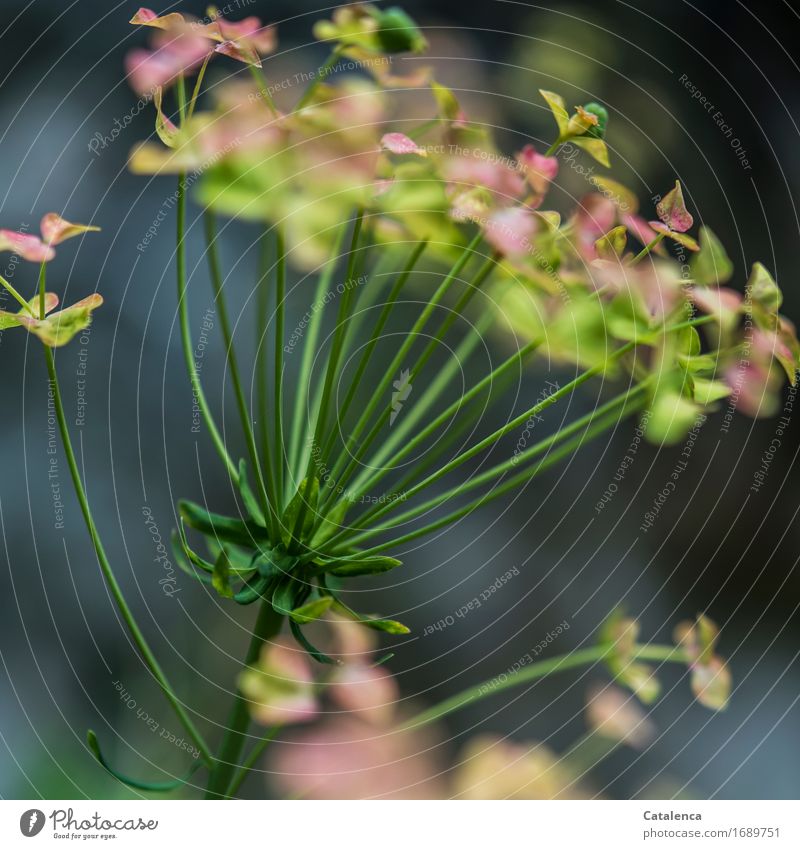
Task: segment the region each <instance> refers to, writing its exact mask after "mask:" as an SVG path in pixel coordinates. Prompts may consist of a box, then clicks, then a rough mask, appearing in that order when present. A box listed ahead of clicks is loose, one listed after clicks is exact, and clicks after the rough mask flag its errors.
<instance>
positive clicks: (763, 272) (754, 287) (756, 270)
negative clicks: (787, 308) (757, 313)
mask: <svg viewBox="0 0 800 849" xmlns="http://www.w3.org/2000/svg"><path fill="white" fill-rule="evenodd" d="M747 291H748V292H749V293H750V298H751V300H752V301H753V303H754V304H756V305H757V306H759V307H761V309H763V310H764V312H766V313H767V315H769V316H777V315H778V310H780V308H781V304H782V303H783V295H782V294H781V290H780V289H779V288H778V284H777V283H776V282H775V281H774V280H773V278H772V275H771V274H770V273H769V271H767V269H766V268H765V267H764V266H763V265H762V264H761V263H760V262H756V263H754V264H753V270H752V272H751V273H750V279H749V280H748V281H747Z"/></svg>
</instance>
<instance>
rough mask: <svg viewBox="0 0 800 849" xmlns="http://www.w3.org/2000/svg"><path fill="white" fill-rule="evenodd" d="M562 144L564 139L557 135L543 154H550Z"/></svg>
mask: <svg viewBox="0 0 800 849" xmlns="http://www.w3.org/2000/svg"><path fill="white" fill-rule="evenodd" d="M562 144H564V139H562V138H561V136H559V137H558V138H557V139H556V140H555V141H554V142H553V143H552V144H551V145H550V147H548V148H547V150H546V151H545V154H544V155H545V156H552V155H553V154H554V153H555V152H556V151H557V150H558V149H559V148H560V147H561V145H562Z"/></svg>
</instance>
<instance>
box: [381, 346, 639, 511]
mask: <svg viewBox="0 0 800 849" xmlns="http://www.w3.org/2000/svg"><path fill="white" fill-rule="evenodd" d="M633 347H634V343H633V342H628V343H626V344H625V345H623V346H622V347H620V348H617V350H616V351H614V352H613V353H611V354H609V356H608V358H607V360H606V361H605V362H604V363H601V364H600V365H597V366H593V367H592V368H590V369H587V370H586V371H585V372H583V374H580V375H578V377H576V378H574V379H573V380H571V381H570V382H569V383H567V384H565V385H564V386H562V387H561V389H557V390H556V391H555V392H553V393H552V394H550V395H548V396H547V398H544V399H542V400H541V401H538V402H537V403H536V404H534V405H533V406H532V407H531V408H530V409H529V410H526V411H525V412H523V413H520V415H518V416H517V417H516V418H514V419H512V420H511V421H510V422H508V423H507V424H505V425H503V427H501V428H498V429H497V430H496V431H494V433H491V434H490V435H489V436H487V437H485V438H484V439H482V440H481V441H480V442H478V443H477V444H475V445H473V446H472V448H468V449H467V450H466V451H463V452H462V453H461V454H459V455H458V456H457V457H454V458H453V459H452V460H451V461H450V462H449V463H446V464H445V465H444V466H442V468H441V469H439V470H438V471H436V472H434V473H433V474H431V475H428V477H426V478H425V479H424V480H422V481H420V482H419V483H418V484H416V485H415V486H413V487H411V489H410V490H409V491H408V492H406V493H405V497H406V499H408V498H413V497H414V496H415V495H416V494H417V493H418V492H421V491H422V490H423V489H425V488H426V487H428V486H430V485H431V484H433V483H435V482H436V481H438V480H439V479H440V478H442V477H444V476H445V475H447V474H449V473H450V472H452V471H453V470H455V469H457V468H458V467H459V466H461V465H463V464H464V463H466V462H467V461H468V460H471V459H472V458H473V457H475V456H476V455H477V454H480V452H481V451H483V450H484V449H485V448H491V447H492V446H494V445H496V444H497V442H498V441H499V440H500V439H502V438H503V437H504V436H505V435H506V434H508V433H510V432H511V431H512V430H515V429H516V428H518V427H519V426H520V425H521V424H524V423H525V422H526V421H528V419H530V418H531V417H532V416H537V415H538V414H539V413H541V412H542V411H543V410H546V409H547V408H548V407H551V406H552V405H553V404H555V403H556V401H559V400H560V399H561V398H563V397H564V396H565V395H570V394H572V393H573V392H574V391H575V390H576V389H577V388H578V387H579V386H580V385H581V384H582V383H585V382H586V381H587V380H589V379H591V378H592V377H594V376H596V375H597V374H600V373H601V372H603V371H605V370H606V368H608V365H609V363H611V362H614V361H615V360H618V359H619V358H620V357H622V356H624V355H625V354H626V353H628V351H630V350H632V349H633ZM397 503H398V502H390V503H389V504H385V505H383V507H381V509H380V510H378V511H377V512H376V513H375V514H374V515H373V517H372V518H373V520H374V519H376V518H378V517H379V516H381V515H383V514H384V513H386V512H388V511H389V510H391V509H392V508H393V506H394V505H396V504H397Z"/></svg>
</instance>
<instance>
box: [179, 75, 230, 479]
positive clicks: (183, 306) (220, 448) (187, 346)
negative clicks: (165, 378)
mask: <svg viewBox="0 0 800 849" xmlns="http://www.w3.org/2000/svg"><path fill="white" fill-rule="evenodd" d="M177 92H178V105H179V111H180V115H181V118H182V119H184V118H185V116H186V87H185V83H184V80H183V77H182V76H181V77H180V78H179V79H178V84H177ZM176 219H177V244H176V247H175V267H176V272H177V273H176V278H177V284H178V320H179V324H180V330H181V344H182V347H183V359H184V361H185V363H186V371H187V373H188V375H189V382H190V383H191V386H192V392H193V393H194V396H195V399H196V401H197V406H198V407H199V408H200V415H201V416H202V417H203V420H204V421H205V423H206V427H207V428H208V433H209V436H210V437H211V441H212V442H213V444H214V447H215V448H216V450H217V453H218V454H219V456H220V458H221V459H222V462H223V463H224V464H225V467H226V468H227V470H228V474H229V475H230V477H231V480H233V482H234V483H235V484H236V485H237V486H238V484H239V472H238V470H237V468H236V464H235V463H234V462H233V460H232V459H231V457H230V455H229V454H228V450H227V449H226V448H225V443H224V442H223V441H222V437H221V436H220V433H219V430H218V429H217V425H216V423H215V422H214V418H213V416H212V415H211V411H210V410H209V406H208V401H207V400H206V395H205V392H203V386H202V384H201V383H200V376H199V375H198V374H197V368H196V366H195V361H194V355H193V353H192V340H191V338H190V334H189V302H188V298H187V294H186V242H185V235H184V229H185V227H186V172H185V171H182V172H181V173H180V174H179V175H178V191H177V198H176Z"/></svg>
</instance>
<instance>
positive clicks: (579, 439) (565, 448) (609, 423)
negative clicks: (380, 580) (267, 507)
mask: <svg viewBox="0 0 800 849" xmlns="http://www.w3.org/2000/svg"><path fill="white" fill-rule="evenodd" d="M636 409H637V407H636V406H633V407H631V409H630V410H628V411H627V412H626V413H624V414H623V413H614V414H612V415H609V416H606V417H605V418H604V419H600V420H599V421H597V422H596V423H595V424H593V425H591V426H590V427H588V428H587V429H586V430H585V431H584V432H583V433H582V434H580V435H578V436H576V437H574V438H572V439H570V440H569V441H567V442H565V443H564V444H563V445H561V446H560V447H558V448H557V449H556V450H555V451H552V452H551V453H549V454H548V455H547V456H546V457H544V458H543V459H542V460H540V461H539V463H538V464H537V465H536V466H535V467H534V468H532V469H531V468H527V469H523V471H521V472H519V473H518V474H516V475H512V476H511V477H510V478H508V480H506V481H504V482H503V483H502V484H498V485H497V486H496V487H495V488H494V489H492V490H490V491H489V492H487V493H485V494H484V495H481V496H479V497H478V498H476V499H475V500H473V501H470V502H469V503H468V504H465V505H464V506H463V507H460V508H458V509H456V510H454V511H452V512H451V513H448V514H447V515H445V516H442V517H441V518H439V519H437V520H435V521H434V522H431V523H429V524H427V525H425V526H424V527H421V528H416V529H415V530H413V531H410V532H409V533H407V534H403V535H402V536H400V537H397V538H395V539H392V540H388V541H387V542H383V543H381V544H380V545H376V546H373V547H372V548H368V549H367V550H366V551H361V552H359V557H369V556H372V555H374V554H378V553H379V552H381V551H385V550H387V549H390V548H394V547H395V546H398V545H403V544H405V543H407V542H411V541H413V540H415V539H419V537H423V536H427V535H428V534H430V533H433V532H434V531H436V530H439V528H444V527H447V526H448V525H451V524H453V522H456V521H458V520H459V519H461V518H462V517H463V516H467V515H469V514H470V513H473V512H474V511H475V510H477V509H478V508H480V507H484V506H485V505H486V504H489V503H491V502H492V501H496V500H497V499H498V498H501V497H502V496H504V495H505V494H506V493H507V492H512V491H513V490H515V489H517V488H518V487H519V486H520V485H522V484H525V483H528V482H529V481H531V480H533V478H535V477H537V476H538V475H540V474H541V473H542V472H545V471H547V469H549V468H550V467H551V466H555V465H556V464H557V463H560V462H561V460H563V459H564V458H565V457H569V456H570V455H571V454H574V453H575V452H576V451H577V450H578V449H579V448H581V447H582V446H583V445H584V444H586V443H587V442H589V441H591V440H592V439H595V438H597V437H598V436H600V435H601V434H603V433H605V431H607V430H608V428H609V427H613V425H614V424H616V423H617V422H619V421H620V420H621V419H622V418H624V417H625V416H628V415H631V414H633V413H634V412H636ZM373 520H374V517H373ZM394 526H395V523H394V522H393V523H391V524H388V523H387V524H385V525H384V526H383V528H382V530H386V529H389V528H391V527H394ZM371 535H372V530H370V531H365V532H364V533H363V534H359V535H357V536H356V537H354V538H352V539H349V540H347V546H348V547H349V546H352V545H354V544H356V543H357V542H359V541H360V540H362V539H366V538H367V537H369V536H371ZM339 553H340V552H339V551H337V550H333V551H332V552H331V554H332V555H336V554H339Z"/></svg>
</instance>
